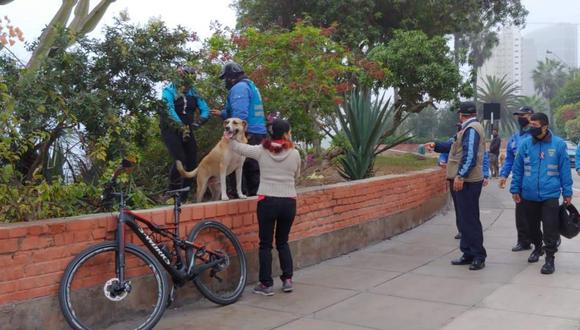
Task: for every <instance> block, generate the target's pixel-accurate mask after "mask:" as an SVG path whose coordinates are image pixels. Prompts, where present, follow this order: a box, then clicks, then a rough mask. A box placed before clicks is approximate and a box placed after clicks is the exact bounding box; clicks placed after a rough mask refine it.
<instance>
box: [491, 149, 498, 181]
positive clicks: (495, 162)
mask: <svg viewBox="0 0 580 330" xmlns="http://www.w3.org/2000/svg"><path fill="white" fill-rule="evenodd" d="M498 158H499V155H496V154H492V153H489V169H490V172H491V176H492V177H493V178H496V177H497V176H498V174H499V159H498Z"/></svg>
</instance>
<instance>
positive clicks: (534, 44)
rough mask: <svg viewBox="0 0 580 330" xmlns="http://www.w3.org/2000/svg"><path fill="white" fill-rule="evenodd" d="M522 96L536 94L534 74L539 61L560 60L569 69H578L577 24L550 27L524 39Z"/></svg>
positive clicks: (532, 33)
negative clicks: (547, 59)
mask: <svg viewBox="0 0 580 330" xmlns="http://www.w3.org/2000/svg"><path fill="white" fill-rule="evenodd" d="M522 52H523V64H522V94H523V95H526V96H531V95H534V94H535V91H534V81H533V80H532V72H533V71H534V69H535V68H536V67H537V65H538V61H544V60H545V59H546V58H550V59H554V60H558V61H560V62H562V63H563V64H564V66H566V67H567V68H577V67H578V28H577V27H576V25H575V24H567V23H560V24H554V25H550V26H547V27H544V28H541V29H538V30H535V31H532V32H530V33H528V34H526V35H525V36H524V38H523V50H522Z"/></svg>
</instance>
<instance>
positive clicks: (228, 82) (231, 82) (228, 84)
mask: <svg viewBox="0 0 580 330" xmlns="http://www.w3.org/2000/svg"><path fill="white" fill-rule="evenodd" d="M224 83H225V84H226V89H228V90H230V89H232V87H234V85H235V81H234V80H233V79H228V78H226V79H225V80H224Z"/></svg>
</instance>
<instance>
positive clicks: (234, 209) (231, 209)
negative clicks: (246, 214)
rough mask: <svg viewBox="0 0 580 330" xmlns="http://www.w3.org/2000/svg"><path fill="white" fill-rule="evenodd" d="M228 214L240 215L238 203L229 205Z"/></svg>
mask: <svg viewBox="0 0 580 330" xmlns="http://www.w3.org/2000/svg"><path fill="white" fill-rule="evenodd" d="M228 214H234V215H235V214H238V203H228Z"/></svg>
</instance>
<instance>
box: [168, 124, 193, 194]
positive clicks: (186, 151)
mask: <svg viewBox="0 0 580 330" xmlns="http://www.w3.org/2000/svg"><path fill="white" fill-rule="evenodd" d="M161 138H162V139H163V142H164V143H165V146H166V147H167V150H168V151H169V154H170V155H171V157H172V158H173V159H174V160H179V161H181V162H182V163H183V166H184V167H185V169H186V170H187V171H193V170H194V169H195V167H196V166H197V144H196V142H195V138H194V136H193V131H192V130H191V129H190V139H189V140H188V141H183V137H182V134H181V131H180V130H178V129H172V128H162V129H161ZM192 183H193V179H184V178H182V177H181V175H179V172H178V171H177V167H176V165H175V162H173V165H172V166H171V170H169V190H173V189H180V188H185V187H191V185H192ZM187 195H188V193H187V192H184V193H182V194H181V198H182V199H183V200H185V199H186V198H187Z"/></svg>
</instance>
